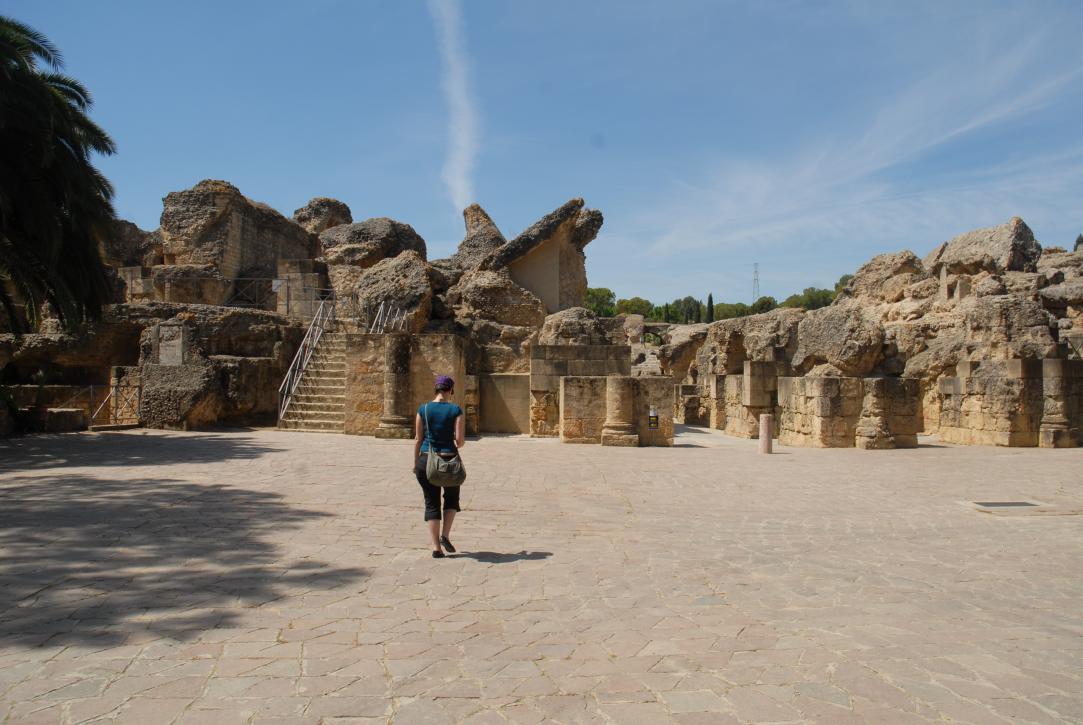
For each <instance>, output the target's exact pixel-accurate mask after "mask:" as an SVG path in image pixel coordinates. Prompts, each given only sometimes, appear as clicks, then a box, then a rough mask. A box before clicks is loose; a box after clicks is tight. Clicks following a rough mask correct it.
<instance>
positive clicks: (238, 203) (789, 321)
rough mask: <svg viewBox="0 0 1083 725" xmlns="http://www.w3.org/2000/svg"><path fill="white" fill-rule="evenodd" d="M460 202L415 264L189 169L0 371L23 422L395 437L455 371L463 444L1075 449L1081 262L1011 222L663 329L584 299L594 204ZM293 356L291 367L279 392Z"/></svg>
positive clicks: (8, 341) (368, 233) (321, 211)
mask: <svg viewBox="0 0 1083 725" xmlns="http://www.w3.org/2000/svg"><path fill="white" fill-rule="evenodd" d="M463 217H464V222H465V236H464V238H463V241H462V243H461V244H460V245H459V247H458V249H457V251H456V252H455V253H454V254H453V255H452V256H451V257H449V258H447V259H439V260H429V259H428V256H427V247H426V244H425V241H424V239H422V238H421V236H420V235H419V234H418V233H417V232H416V231H415V230H414V229H413V228H412V227H411V226H410V225H408V224H405V223H403V222H399V221H396V220H393V219H389V218H372V219H366V220H363V221H360V222H354V221H353V216H352V213H351V211H350V209H349V208H348V207H347V206H346V205H345V204H343V203H342V202H339V201H336V200H334V199H327V198H317V199H313V200H312V201H311V202H309V203H308V204H307V205H306V206H305V207H303V208H301V209H298V210H297V211H296V212H295V213H294V215H293V218H292V219H288V218H286V217H285V216H283V215H281V214H279V213H278V212H276V211H275V210H273V209H271V208H270V207H268V206H266V205H264V204H260V203H258V202H254V201H251V200H249V199H247V198H246V197H244V196H243V195H242V194H241V193H240V191H239V190H238V189H236V188H235V187H233V186H232V185H230V184H228V183H226V182H222V181H203V182H201V183H199V184H197V185H196V186H195V187H193V188H192V189H189V190H186V191H180V192H174V193H171V194H168V195H167V196H166V197H165V199H164V209H163V212H162V217H161V226H160V228H159V229H157V230H155V231H152V232H144V231H142V230H140V229H138V228H137V227H135V226H134V225H132V224H130V223H128V222H118V224H117V227H116V230H115V234H114V236H113V238H111V239H109V240H107V241H106V242H105V243H104V244H103V247H102V256H103V258H104V259H105V261H106V262H107V264H108V265H109V267H110V268H111V270H112V272H113V280H114V289H115V295H116V296H115V304H113V305H111V306H109V307H108V308H107V310H106V311H105V314H104V316H103V318H102V319H101V320H100V321H98V322H96V323H94V324H91V325H87V326H85V327H84V328H83V329H82V330H80V331H79V332H76V333H68V332H64V331H62V330H60V329H59V328H57V327H56V325H55V324H52V323H50V322H49V321H46V323H45V324H44V325H43V326H42V329H41V330H39V331H38V332H36V333H34V334H24V335H14V334H11V333H6V334H0V370H2V375H3V378H2V379H0V383H2V384H3V386H4V389H5V390H7V391H8V396H9V397H11V398H12V400H13V401H14V402H15V407H16V408H20V409H22V410H23V413H22V414H24V415H25V414H27V411H29V410H32V409H35V408H45V409H47V410H51V411H52V413H51V416H52V417H51V418H50V419H53V420H56V421H68V422H66V423H60V422H58V423H56V424H55V427H54V429H56V428H57V427H59V428H62V427H63V426H65V425H66V426H69V427H80V425H86V424H87V423H90V424H96V425H103V424H113V425H118V424H138V425H143V426H149V427H161V428H181V429H192V428H203V427H208V426H215V425H238V424H275V423H276V422H277V424H278V425H279V426H280V427H282V428H285V429H299V430H329V431H339V432H344V433H350V434H361V435H375V436H380V437H387V438H406V437H410V436H412V420H413V411H414V410H415V409H416V407H417V405H418V404H419V403H421V402H422V401H424V400H426V399H427V398H428V397H429V396H430V394H431V382H432V378H433V376H434V375H435V374H437V373H447V374H451V375H452V376H453V377H455V378H456V380H459V381H460V384H459V390H458V391H457V392H458V393H459V398H458V399H459V401H460V402H461V403H463V405H464V409H465V410H466V414H467V423H468V431H469V432H470V433H505V434H525V435H530V436H537V437H558V438H559V439H560V440H562V441H564V442H568V443H600V444H603V445H672V443H673V431H674V424H675V423H682V424H686V425H694V426H695V425H698V426H709V427H711V428H714V429H718V430H721V431H723V432H725V433H727V434H730V435H734V436H740V437H746V438H755V437H758V436H759V433H760V431H759V420H760V415H761V414H765V413H767V414H771V415H773V416H774V419H775V421H776V425H775V434H776V435H777V436H778V438H779V440H780V442H782V443H784V444H787V445H803V446H821V447H859V448H895V447H913V446H915V445H917V436H918V434H919V433H927V434H938V435H939V436H940V438H941V440H944V441H947V442H952V443H962V444H991V445H1007V446H1036V445H1041V446H1047V447H1063V446H1074V445H1077V444H1078V442H1079V427H1080V422H1081V419H1083V360H1081V359H1080V350H1081V348H1083V337H1081V334H1083V327H1080V324H1081V323H1080V318H1081V317H1083V251H1075V252H1065V251H1058V250H1054V249H1052V248H1051V249H1049V250H1045V251H1044V252H1043V250H1042V248H1041V246H1040V245H1039V244H1038V242H1037V241H1035V239H1034V237H1033V234H1032V233H1031V231H1030V229H1029V228H1027V226H1026V225H1025V224H1024V223H1023V221H1022V220H1020V219H1017V218H1016V219H1012V220H1011V221H1010V222H1008V223H1007V224H1005V225H1002V226H999V227H995V228H991V229H983V230H977V231H973V232H969V233H967V234H963V235H961V236H959V237H956V238H955V239H952V240H950V241H948V242H945V243H944V244H941V245H940V246H939V247H937V248H936V249H935V250H934V251H933V252H932V253H931V254H929V255H928V256H926V257H925V258H924V259H920V258H918V257H917V256H916V255H914V254H913V253H911V252H900V253H897V254H885V255H881V256H878V257H875V258H874V259H872V260H870V261H869V262H868V263H867V264H865V265H864V266H863V267H861V269H859V270H858V271H857V273H856V274H855V275H854V277H853V279H852V280H851V281H850V283H849V285H848V287H847V288H846V289H845V290H844V291H843V292H842V293H841V294H840V295H839V297H838V298H837V299H836V300H835V302H834V303H833V304H832V305H830V306H828V307H825V308H822V309H818V310H812V311H807V312H806V311H804V310H800V309H785V308H783V309H777V310H774V311H772V312H768V313H765V314H761V315H754V316H750V317H744V318H737V319H731V320H723V321H719V322H715V323H712V324H696V325H670V324H664V323H655V322H648V321H644V320H643V318H642V317H639V316H635V315H628V316H621V317H617V318H598V317H597V316H595V315H594V314H593V313H591V312H589V311H588V310H586V309H584V308H583V307H582V304H583V302H584V298H585V293H586V288H587V278H586V267H585V251H584V250H585V247H586V246H587V245H588V244H589V243H590V242H591V241H592V240H593V239H594V238H595V237H596V236H597V234H598V232H599V230H600V228H601V226H602V215H601V213H600V212H598V211H596V210H592V209H587V208H586V207H585V206H584V203H583V200H582V199H573V200H571V201H569V202H567V203H566V204H564V205H562V206H561V207H559V208H558V209H556V210H554V211H553V212H551V213H550V214H547V215H546V216H544V217H542V218H541V219H540V220H538V221H537V222H536V223H535V224H533V225H531V226H530V227H529V228H527V229H526V230H525V231H523V232H522V233H521V234H519V235H518V236H516V237H514V238H513V239H511V240H510V241H509V240H507V239H506V238H505V237H504V235H503V234H502V233H501V231H500V229H499V228H498V227H497V225H496V224H495V223H494V221H493V220H492V219H491V218H490V217H489V215H488V214H487V213H486V212H485V211H484V210H483V209H482V208H481V207H480V206H478V205H476V204H475V205H472V206H470V207H468V208H467V209H465V210H464V212H463ZM332 306H333V309H334V317H333V320H331V321H330V322H329V323H328V324H326V325H324V324H323V323H322V322H321V323H319V324H316V323H313V322H312V321H313V319H314V318H317V319H321V320H322V319H323V318H320V317H318V315H321V314H324V313H325V312H326V311H327V310H329V309H331V308H332ZM321 310H323V312H320V311H321ZM391 310H393V311H394V316H393V317H388V316H387V315H386V313H387V312H388V311H391ZM381 314H383V315H384V317H383V318H382V320H383V322H381V317H380V315H381ZM389 319H390V320H392V321H393V324H390V325H388V324H386V323H387V320H389ZM0 322H2V321H0ZM317 327H318V328H319V330H320V332H321V336H320V338H319V342H318V343H316V344H315V345H314V346H313V345H312V340H313V337H314V335H315V330H316V328H317ZM306 335H307V336H306ZM659 343H660V344H659ZM301 348H303V349H304V352H303V353H302V354H301V355H300V356H298V354H297V353H298V350H299V349H301ZM310 352H311V359H310V362H309V364H308V365H307V366H306V367H305V368H304V370H303V371H301V370H299V369H298V367H297V366H295V365H294V366H291V364H293V363H296V362H297V361H296V360H295V358H296V357H302V358H306V359H308V356H309V353H310ZM38 371H46V372H47V373H48V377H49V380H48V382H47V383H44V382H42V381H41V379H40V378H39V379H38V380H37V381H36V382H32V378H33V377H34V374H35V373H36V372H38ZM288 371H291V372H290V375H292V376H293V377H292V378H291V380H295V381H299V382H297V384H296V386H295V387H294V388H290V386H285V387H286V388H290V389H287V390H286V392H285V395H282V394H281V393H280V387H282V386H283V380H284V379H285V378H286V376H287V372H288ZM43 401H44V402H43ZM0 408H3V409H4V412H0V430H3V429H4V428H5V427H7V428H8V429H10V427H11V421H10V419H7V418H5V417H2V416H5V413H6V412H7V407H6V406H3V405H0ZM62 411H67V412H62ZM73 413H74V414H78V415H74V416H73ZM65 416H66V417H65ZM71 420H75V422H74V423H72V422H71ZM46 427H47V426H46Z"/></svg>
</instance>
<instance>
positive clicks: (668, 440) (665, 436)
mask: <svg viewBox="0 0 1083 725" xmlns="http://www.w3.org/2000/svg"><path fill="white" fill-rule="evenodd" d="M634 380H635V382H634V387H635V421H636V432H637V433H638V434H639V445H640V446H672V445H673V400H674V396H673V391H674V385H673V378H671V377H668V376H664V375H658V376H652V377H636V378H634ZM651 409H653V410H654V411H655V413H657V415H658V428H656V429H652V428H651V427H650V425H649V420H648V416H649V414H650V411H651Z"/></svg>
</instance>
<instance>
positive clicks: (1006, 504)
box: [974, 501, 1038, 509]
mask: <svg viewBox="0 0 1083 725" xmlns="http://www.w3.org/2000/svg"><path fill="white" fill-rule="evenodd" d="M974 505H975V506H982V507H984V508H987V509H1000V508H1015V507H1018V506H1037V505H1038V504H1036V503H1031V502H1030V501H975V502H974Z"/></svg>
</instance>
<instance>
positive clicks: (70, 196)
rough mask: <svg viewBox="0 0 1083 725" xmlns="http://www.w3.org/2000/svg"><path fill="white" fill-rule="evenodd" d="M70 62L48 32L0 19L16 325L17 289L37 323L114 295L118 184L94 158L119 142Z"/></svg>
mask: <svg viewBox="0 0 1083 725" xmlns="http://www.w3.org/2000/svg"><path fill="white" fill-rule="evenodd" d="M62 68H63V63H62V61H61V57H60V52H59V51H58V50H57V48H56V47H55V46H54V45H53V44H52V43H51V42H50V41H49V39H48V38H46V37H45V36H44V35H42V34H41V33H39V32H37V31H35V30H33V29H32V28H30V27H28V26H26V25H23V24H22V23H20V22H18V21H16V20H13V19H11V18H8V17H4V16H0V159H3V162H2V163H0V305H2V306H3V307H4V310H5V312H6V313H7V315H8V317H9V318H10V319H11V320H12V323H13V324H18V319H19V318H18V317H17V315H16V313H15V309H14V308H15V299H16V296H18V297H21V298H22V299H23V300H24V301H25V303H26V315H27V318H28V320H30V322H31V324H32V325H35V324H36V323H37V322H38V320H39V319H40V309H41V305H42V304H44V303H46V302H48V303H49V304H50V305H51V306H52V307H53V308H54V309H55V311H56V314H57V315H58V316H59V318H60V319H61V320H62V321H63V322H64V323H65V324H66V325H67V326H69V327H73V326H75V325H77V324H78V323H79V322H81V321H82V320H84V319H87V318H93V317H96V316H98V315H99V314H100V312H101V307H102V305H103V304H105V303H106V302H108V301H109V295H110V290H109V283H108V281H107V278H106V274H105V268H104V266H103V265H102V261H101V257H100V255H99V252H98V248H99V244H100V242H101V241H102V240H104V239H105V238H106V237H107V235H109V234H110V233H111V226H112V223H113V221H114V219H115V216H114V212H113V206H112V201H111V200H112V197H113V188H112V186H111V185H110V184H109V182H108V181H107V180H106V179H105V177H104V176H102V175H101V173H99V171H98V170H97V169H96V168H95V167H94V165H93V164H92V163H91V157H92V156H93V155H94V154H95V153H97V154H112V153H114V152H115V150H116V148H115V146H114V144H113V141H112V139H110V138H109V136H108V135H107V134H106V133H105V131H103V130H102V129H101V128H100V127H98V126H97V125H96V124H95V123H94V122H93V121H91V120H90V118H89V117H88V116H87V111H89V109H90V106H91V98H90V93H89V92H88V91H87V89H86V88H85V87H84V86H83V85H82V84H81V83H80V82H79V81H77V80H76V79H74V78H72V77H71V76H67V75H64V74H63V73H61V70H62Z"/></svg>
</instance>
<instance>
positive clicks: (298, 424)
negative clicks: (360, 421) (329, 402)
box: [278, 420, 343, 433]
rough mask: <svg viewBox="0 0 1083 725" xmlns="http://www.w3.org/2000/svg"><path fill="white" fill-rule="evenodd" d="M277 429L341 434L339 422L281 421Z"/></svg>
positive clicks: (340, 423) (341, 426)
mask: <svg viewBox="0 0 1083 725" xmlns="http://www.w3.org/2000/svg"><path fill="white" fill-rule="evenodd" d="M278 427H279V428H282V429H284V430H294V431H313V432H321V433H328V432H331V433H342V432H343V424H342V422H341V421H308V420H283V421H281V422H280V423H279V424H278Z"/></svg>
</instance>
